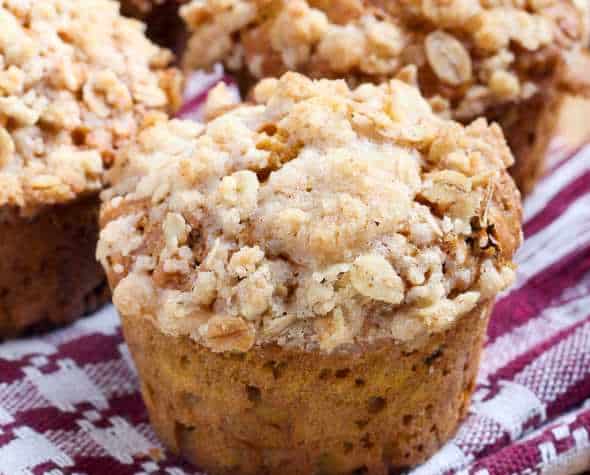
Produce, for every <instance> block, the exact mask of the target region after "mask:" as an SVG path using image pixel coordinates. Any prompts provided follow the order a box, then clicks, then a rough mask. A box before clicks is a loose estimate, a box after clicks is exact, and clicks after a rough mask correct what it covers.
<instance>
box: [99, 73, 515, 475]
mask: <svg viewBox="0 0 590 475" xmlns="http://www.w3.org/2000/svg"><path fill="white" fill-rule="evenodd" d="M256 95H257V97H258V99H259V101H260V104H259V105H241V106H237V107H234V108H233V109H232V110H227V111H226V112H224V113H222V114H221V115H219V116H218V117H217V118H214V119H212V120H211V121H210V122H208V123H207V124H206V125H202V124H196V123H191V122H183V121H180V120H172V121H162V122H159V123H157V124H154V125H152V126H150V127H146V128H144V129H143V130H142V131H141V132H140V133H139V135H138V139H137V141H136V142H135V143H134V144H131V145H130V146H129V147H128V148H126V149H124V150H122V152H121V154H120V155H119V156H118V158H117V161H116V163H115V166H114V167H113V168H112V169H111V170H110V171H109V180H110V181H111V183H112V184H113V187H112V188H111V189H109V190H107V191H105V192H103V199H104V204H103V207H102V209H101V234H100V239H99V245H98V249H97V256H98V258H99V259H100V261H101V263H102V265H103V266H104V267H105V269H106V272H107V276H108V279H109V283H110V286H111V288H112V290H113V301H114V303H115V305H116V307H117V309H118V311H119V313H120V315H121V317H122V322H123V328H124V335H125V338H126V340H127V343H128V344H129V348H130V350H131V354H132V355H133V358H134V359H135V362H136V364H137V368H138V370H139V374H140V379H141V389H142V394H143V397H144V400H145V402H146V405H147V408H148V411H149V414H150V418H151V422H152V424H153V426H154V428H155V430H156V431H157V433H158V434H159V435H160V437H161V438H162V440H163V441H164V442H165V443H166V445H167V446H168V447H170V448H171V449H172V450H173V451H175V452H178V453H181V454H183V455H184V456H186V457H187V458H188V459H190V460H191V461H193V462H194V463H195V464H197V465H198V466H200V467H202V468H203V469H205V470H206V471H207V472H208V473H212V474H223V473H240V474H259V473H270V474H274V473H277V474H278V473H281V474H284V473H302V474H303V473H357V472H356V471H358V470H362V469H366V470H368V471H369V473H386V472H387V469H388V468H389V467H403V466H410V465H414V464H417V463H419V462H422V461H423V460H425V459H426V458H427V457H428V456H429V455H431V454H432V453H433V452H434V451H435V450H437V449H438V448H439V447H440V446H441V444H443V443H444V442H445V441H446V440H447V439H448V438H449V437H450V436H451V435H452V434H453V433H454V431H455V429H456V427H457V424H458V423H459V421H460V420H461V418H462V417H463V415H464V414H465V411H466V409H467V405H468V402H469V398H470V394H471V392H472V390H473V388H474V384H475V375H476V371H477V365H478V359H479V354H480V351H481V346H482V340H483V338H484V335H485V330H486V323H487V319H488V316H489V313H490V310H491V307H492V305H493V302H494V298H495V296H496V294H497V293H498V292H499V291H501V290H502V289H504V288H506V286H508V285H509V284H510V282H511V281H512V279H513V275H514V271H513V264H512V261H511V259H512V255H513V253H514V251H515V249H516V248H517V246H518V245H519V243H520V241H521V206H520V202H519V193H518V191H517V189H516V187H515V185H514V182H513V180H512V179H511V178H510V176H509V175H508V173H507V172H506V167H507V166H509V165H510V164H511V163H512V155H511V153H510V150H509V148H508V146H507V145H506V143H505V140H504V137H503V135H502V132H501V130H500V128H499V127H498V126H497V125H491V126H488V125H487V123H486V121H485V120H484V119H481V120H478V121H476V122H474V123H473V124H471V125H469V126H468V127H466V128H464V127H463V126H461V125H460V124H458V123H456V122H453V121H450V120H446V119H442V118H440V117H438V116H437V115H435V114H434V113H433V112H432V110H431V107H430V105H429V104H428V102H426V101H425V100H424V99H423V98H422V97H421V96H420V93H419V92H418V90H417V89H416V88H414V87H412V86H411V85H409V84H407V83H404V82H402V81H400V80H397V79H394V80H392V81H390V82H387V83H383V84H382V85H380V86H375V85H369V84H365V85H363V86H360V87H359V88H357V89H354V90H351V89H349V87H348V86H347V85H346V83H345V82H344V81H332V80H319V81H312V80H310V79H308V78H306V77H304V76H301V75H299V74H297V73H287V74H285V75H284V76H283V77H282V78H281V79H280V80H276V79H269V80H266V81H264V82H262V83H261V84H260V85H259V86H258V87H257V89H256Z"/></svg>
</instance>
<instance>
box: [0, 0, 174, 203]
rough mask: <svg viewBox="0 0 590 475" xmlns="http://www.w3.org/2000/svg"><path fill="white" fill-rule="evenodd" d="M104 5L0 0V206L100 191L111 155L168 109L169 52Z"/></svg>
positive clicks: (91, 0)
mask: <svg viewBox="0 0 590 475" xmlns="http://www.w3.org/2000/svg"><path fill="white" fill-rule="evenodd" d="M143 28H144V27H143V26H142V25H141V24H140V23H139V22H137V21H135V20H130V19H125V18H123V17H121V16H120V14H119V6H118V4H117V3H116V2H113V1H110V0H85V1H77V0H43V1H33V0H4V1H0V53H1V56H0V121H1V124H0V206H2V205H10V206H16V207H20V208H22V209H25V208H27V209H29V208H32V209H34V208H35V207H37V206H40V205H43V204H50V203H63V202H66V201H69V200H71V199H73V198H75V197H76V196H78V195H79V194H80V193H84V192H91V191H96V190H99V189H100V188H101V186H102V176H103V172H104V169H105V166H106V165H108V164H109V163H110V162H111V161H112V158H113V155H114V153H115V151H116V150H117V148H119V147H120V145H121V144H122V143H124V142H125V141H127V140H129V139H130V138H131V137H132V136H133V135H134V134H135V133H136V131H137V130H138V128H139V127H140V126H141V125H142V124H144V123H146V122H147V123H149V122H150V121H152V120H155V118H154V117H151V116H152V115H158V114H160V113H161V112H156V111H165V110H167V109H170V108H172V106H173V104H174V103H175V101H177V100H178V99H177V97H178V90H179V81H180V77H179V76H178V75H177V73H176V72H174V71H173V70H171V69H167V67H168V64H169V62H170V60H171V56H170V54H169V53H168V52H166V51H164V50H162V49H160V48H158V47H157V46H155V45H153V44H152V43H150V42H149V41H148V40H147V39H146V38H145V36H144V34H143Z"/></svg>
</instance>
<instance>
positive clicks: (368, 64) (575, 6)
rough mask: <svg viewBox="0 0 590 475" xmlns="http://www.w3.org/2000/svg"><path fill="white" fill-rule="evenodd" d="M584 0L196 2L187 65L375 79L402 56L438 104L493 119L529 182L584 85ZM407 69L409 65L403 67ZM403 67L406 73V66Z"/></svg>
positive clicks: (189, 19) (393, 69)
mask: <svg viewBox="0 0 590 475" xmlns="http://www.w3.org/2000/svg"><path fill="white" fill-rule="evenodd" d="M587 7H588V5H587V2H585V1H576V0H549V1H543V2H539V1H533V2H490V1H484V0H407V1H403V2H386V1H379V0H364V1H363V0H335V1H324V0H277V1H265V0H230V1H219V0H203V1H202V0H193V1H192V2H191V3H189V4H188V5H185V6H184V7H182V10H181V13H182V16H183V17H184V19H185V22H186V24H187V26H188V28H189V30H190V31H191V32H192V36H191V39H190V41H189V44H188V49H187V51H186V54H185V56H184V65H185V67H186V68H187V69H195V68H207V67H210V66H211V65H212V64H213V63H215V62H217V61H221V62H223V64H224V65H225V67H226V68H227V69H228V70H230V71H233V72H235V73H237V74H238V77H239V78H240V79H241V81H242V83H243V84H245V87H246V88H248V86H249V85H251V84H252V81H253V80H256V79H262V78H265V77H269V76H270V77H278V76H280V75H281V74H282V73H284V72H285V71H287V70H294V71H299V72H301V73H304V74H307V75H309V76H311V77H318V78H320V77H321V78H345V79H347V80H348V82H349V83H351V84H359V83H361V82H364V81H370V82H375V83H379V82H382V81H386V80H388V79H391V78H392V77H395V76H396V75H397V74H398V73H399V72H400V70H402V69H403V68H404V67H406V66H408V65H412V66H413V67H415V68H416V70H417V72H418V74H417V81H418V83H419V86H420V89H421V91H422V93H423V94H424V95H425V96H426V97H427V98H428V99H429V100H430V102H431V104H432V106H433V107H434V108H435V110H437V112H439V113H441V114H443V115H445V116H450V117H451V118H453V119H456V120H460V121H462V122H464V123H469V122H470V121H472V120H473V119H475V118H476V117H479V116H485V117H486V118H487V119H488V120H494V121H498V122H500V124H501V125H502V126H503V129H504V132H505V134H506V137H507V140H508V143H509V145H510V146H511V148H512V151H513V153H514V155H515V157H516V163H515V165H514V167H513V169H512V174H513V176H514V178H515V179H516V182H517V184H518V185H519V187H520V188H521V190H522V191H524V192H528V191H530V189H531V188H532V187H533V185H534V183H535V181H536V179H537V177H538V176H539V174H540V173H541V172H542V170H543V160H544V157H545V154H546V152H547V149H548V146H549V142H550V140H551V139H552V138H553V137H554V135H555V134H556V133H557V131H556V128H557V124H556V122H555V120H554V117H555V110H556V109H558V108H559V107H560V106H561V104H562V96H563V95H564V94H566V93H571V94H574V95H579V94H587V93H588V85H589V81H588V79H587V74H586V72H585V71H587V68H585V67H584V66H580V65H583V64H586V65H587V64H588V61H589V59H588V55H587V52H586V51H585V48H586V45H587V41H588V25H587V20H588V11H587ZM406 74H408V73H407V72H406ZM410 74H411V73H410Z"/></svg>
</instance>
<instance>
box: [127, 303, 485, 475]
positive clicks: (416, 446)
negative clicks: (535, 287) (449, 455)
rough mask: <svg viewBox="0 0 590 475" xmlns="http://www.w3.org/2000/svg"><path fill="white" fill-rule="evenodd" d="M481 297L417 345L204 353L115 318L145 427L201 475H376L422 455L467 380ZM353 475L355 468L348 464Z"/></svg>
mask: <svg viewBox="0 0 590 475" xmlns="http://www.w3.org/2000/svg"><path fill="white" fill-rule="evenodd" d="M491 307H492V303H491V302H486V303H483V304H480V305H478V307H476V308H475V309H474V310H473V311H472V312H471V313H469V314H468V315H465V316H464V317H463V318H461V319H460V320H459V321H458V322H457V324H456V325H455V326H454V327H452V328H451V329H449V330H447V331H446V332H443V333H440V334H435V335H432V336H430V337H429V338H428V340H427V341H426V342H425V343H424V344H423V345H422V346H420V347H419V348H412V347H410V346H409V345H407V344H400V343H396V342H393V341H389V342H380V343H377V344H374V345H372V346H367V347H364V348H359V349H358V350H357V351H356V352H353V353H343V352H339V353H333V354H325V353H318V352H303V351H297V350H289V349H283V348H280V347H277V346H271V345H269V346H265V347H257V348H255V349H253V350H251V351H249V352H247V353H243V354H221V353H213V352H212V351H210V350H208V349H207V348H204V347H202V346H200V345H199V344H198V343H196V342H194V341H192V340H190V339H189V338H186V337H183V338H176V337H171V336H167V335H165V334H163V333H162V332H160V331H159V330H158V329H157V328H156V327H154V325H153V324H152V323H151V321H150V320H149V319H148V318H144V317H141V316H136V315H134V316H123V318H122V320H123V328H124V333H125V337H126V340H127V342H128V344H129V347H130V350H131V353H132V355H133V358H134V360H135V362H136V364H137V367H138V370H139V373H140V377H141V378H140V379H141V381H142V394H143V397H144V401H145V403H146V405H147V408H148V412H149V415H150V419H151V422H152V425H153V427H154V428H155V430H156V432H157V433H158V435H159V436H160V437H161V439H162V440H163V441H164V442H165V443H166V445H167V446H168V447H170V448H171V449H172V450H173V451H174V452H176V453H179V454H182V455H183V456H185V457H186V458H187V459H189V460H191V461H192V462H193V463H195V464H196V465H197V466H198V467H200V468H202V469H204V470H206V471H207V472H208V473H211V474H230V473H240V474H260V473H268V474H274V473H277V474H278V473H280V474H307V473H322V474H343V473H371V474H385V473H388V469H389V468H403V467H408V466H413V465H416V464H418V463H421V462H423V461H425V460H426V459H427V458H428V457H429V456H431V455H432V454H433V453H434V452H436V451H437V450H438V449H439V448H440V447H441V446H442V445H443V444H444V443H445V442H446V441H447V440H448V439H449V438H450V437H451V436H452V435H453V434H454V433H455V431H456V429H457V426H458V424H459V422H460V421H461V420H462V419H463V417H464V416H465V414H466V412H467V408H468V405H469V400H470V397H471V394H472V392H473V389H474V387H475V378H476V374H477V369H478V363H479V358H480V354H481V350H482V346H483V341H484V337H485V332H486V327H487V321H488V317H489V314H490V310H491ZM359 470H361V471H363V470H364V472H357V471H359Z"/></svg>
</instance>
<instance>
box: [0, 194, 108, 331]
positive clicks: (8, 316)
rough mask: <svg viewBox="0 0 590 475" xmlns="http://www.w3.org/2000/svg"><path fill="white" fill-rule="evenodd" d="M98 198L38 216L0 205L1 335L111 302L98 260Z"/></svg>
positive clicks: (57, 207)
mask: <svg viewBox="0 0 590 475" xmlns="http://www.w3.org/2000/svg"><path fill="white" fill-rule="evenodd" d="M98 210H99V199H98V196H96V195H94V196H88V197H84V198H80V199H78V200H76V201H75V202H72V203H68V204H65V205H53V206H48V207H45V208H43V209H42V210H40V211H39V212H38V213H36V214H35V215H34V216H33V217H30V218H28V217H23V216H21V215H20V214H19V212H18V210H17V209H13V208H0V339H2V338H7V337H14V336H17V335H20V334H22V333H25V332H29V331H36V330H41V329H45V328H48V327H53V326H56V325H59V324H63V323H67V322H71V321H73V320H75V319H76V318H77V317H80V316H82V315H84V314H86V313H89V312H92V311H94V310H96V309H97V308H99V307H100V306H101V305H102V304H104V303H106V302H107V301H108V299H109V297H110V292H109V290H108V286H107V284H106V279H105V275H104V272H103V270H102V268H101V267H100V265H99V264H98V263H97V262H96V258H95V252H96V241H97V239H98Z"/></svg>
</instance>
